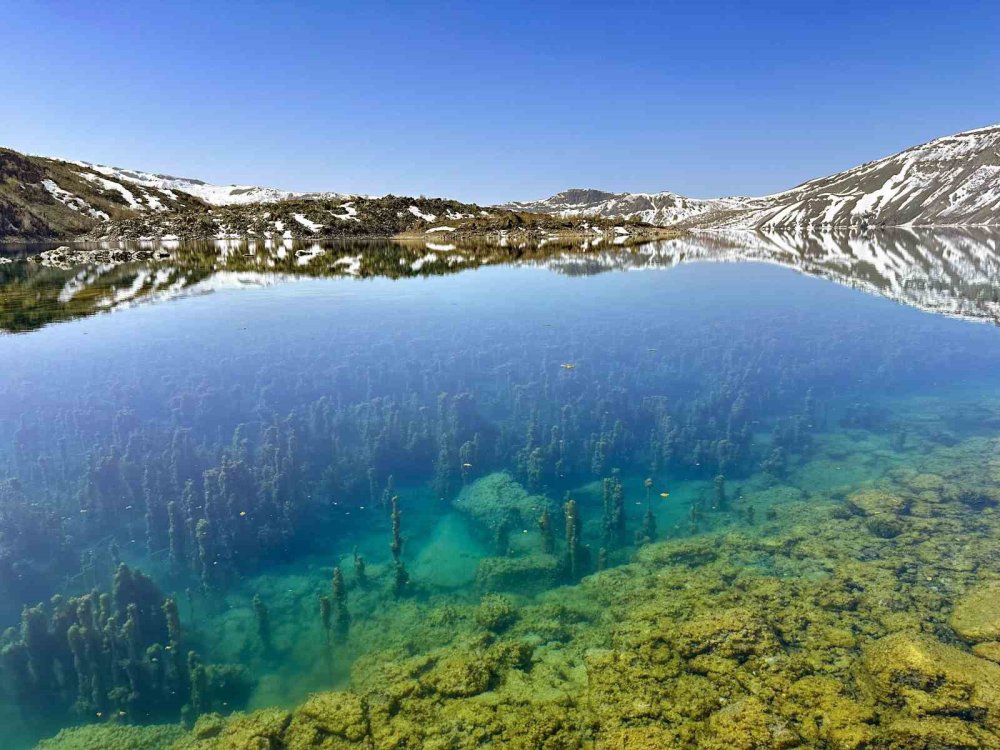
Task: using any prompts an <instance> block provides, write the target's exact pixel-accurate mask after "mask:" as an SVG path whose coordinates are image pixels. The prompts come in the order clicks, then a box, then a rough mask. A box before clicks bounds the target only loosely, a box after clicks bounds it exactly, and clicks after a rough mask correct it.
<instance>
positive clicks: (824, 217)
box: [0, 125, 1000, 239]
mask: <svg viewBox="0 0 1000 750" xmlns="http://www.w3.org/2000/svg"><path fill="white" fill-rule="evenodd" d="M380 200H381V201H388V202H389V203H391V204H392V205H393V209H392V210H393V211H395V216H390V215H389V214H388V213H387V211H386V210H385V209H386V208H387V207H385V206H380V205H379V204H378V201H380ZM406 200H407V201H409V203H405V202H404V204H400V205H401V207H400V205H397V204H399V201H398V200H397V199H396V197H395V196H383V197H382V198H368V197H365V196H360V195H356V194H352V193H340V192H318V193H315V192H314V193H308V192H296V191H290V190H279V189H277V188H269V187H262V186H258V185H228V186H224V185H216V184H213V183H208V182H205V181H202V180H199V179H194V178H186V177H175V176H172V175H168V174H162V173H155V172H145V171H142V170H133V169H124V168H120V167H110V166H105V165H100V164H93V163H90V162H85V161H65V160H61V159H51V158H48V157H43V156H30V155H25V154H21V153H18V152H16V151H13V150H11V149H5V148H0V239H12V238H16V239H42V238H67V239H68V238H75V237H82V236H89V237H92V238H94V237H121V236H129V237H136V238H138V237H147V236H162V235H164V234H166V235H174V234H178V233H181V234H185V235H186V233H188V232H191V231H195V232H198V233H199V234H198V236H209V234H210V233H209V229H211V225H213V224H216V225H219V224H223V223H225V221H228V222H229V225H231V226H230V227H229V228H226V227H222V228H220V229H218V231H217V232H216V234H218V233H222V234H224V235H228V234H232V233H234V232H235V233H237V234H240V233H245V232H253V231H257V228H258V227H259V225H260V222H261V221H262V220H271V223H272V224H274V226H273V227H272V230H276V232H277V234H278V236H281V235H284V234H286V233H288V232H293V233H295V232H297V233H300V234H305V235H308V234H312V233H316V232H318V231H320V229H321V228H322V227H324V226H336V227H339V228H338V229H337V230H336V232H334V233H335V234H343V233H348V234H352V235H357V236H361V235H363V234H365V233H366V232H371V233H375V234H381V233H384V232H386V231H392V232H399V231H406V230H408V229H409V227H410V224H412V223H413V220H415V219H421V217H423V216H436V214H437V213H439V212H438V211H433V210H431V209H430V208H429V207H428V206H430V204H431V202H434V201H437V203H435V205H436V206H438V207H441V208H443V210H444V212H445V216H446V218H447V219H449V220H450V219H455V220H458V219H460V217H464V218H466V219H469V218H472V215H476V216H479V214H480V212H481V210H480V208H479V206H477V205H475V204H465V203H460V202H459V201H451V200H446V199H425V198H420V199H415V198H414V199H406ZM292 204H296V205H297V206H298V207H299V210H298V211H297V212H295V213H289V211H287V210H285V209H287V208H289V207H291V206H292ZM360 205H364V206H366V207H369V208H372V212H371V215H372V216H373V217H375V218H376V219H377V222H376V224H374V225H373V226H372V227H368V225H367V224H363V223H357V222H356V219H357V214H356V212H357V208H358V206H360ZM268 206H274V207H276V208H275V212H277V213H279V214H281V216H280V217H279V218H278V219H272V218H271V217H270V216H269V215H268V214H270V213H272V212H271V211H269V210H268V209H267V207H268ZM491 211H492V212H493V213H494V214H495V213H497V212H504V213H505V214H508V213H509V214H510V215H511V216H517V215H520V214H526V213H531V214H535V215H548V216H552V217H559V218H561V219H567V220H568V219H575V220H580V219H591V220H594V221H597V220H599V221H601V222H603V223H608V222H612V223H613V222H622V221H626V222H635V223H642V224H648V225H652V226H655V227H666V228H676V229H681V230H693V229H759V230H787V229H795V228H799V229H802V228H810V229H833V228H843V227H861V228H865V227H892V226H925V227H926V226H930V227H934V226H997V225H1000V125H989V126H985V127H981V128H975V129H972V130H967V131H963V132H961V133H956V134H954V135H948V136H942V137H940V138H936V139H933V140H931V141H928V142H926V143H923V144H920V145H918V146H914V147H912V148H909V149H905V150H903V151H900V152H898V153H896V154H892V155H890V156H887V157H883V158H881V159H876V160H873V161H869V162H865V163H864V164H861V165H858V166H856V167H852V168H850V169H847V170H844V171H842V172H838V173H836V174H833V175H828V176H825V177H817V178H814V179H812V180H808V181H806V182H803V183H801V184H799V185H796V186H795V187H792V188H790V189H788V190H784V191H781V192H778V193H772V194H770V195H765V196H759V197H746V196H731V197H724V198H691V197H687V196H683V195H680V194H678V193H674V192H671V191H661V192H656V193H613V192H609V191H604V190H597V189H594V188H571V189H569V190H565V191H562V192H561V193H557V194H556V195H554V196H550V197H549V198H543V199H538V200H533V201H512V202H508V203H505V204H500V205H498V206H495V207H493V208H492V209H491ZM482 213H483V215H487V216H488V215H489V213H488V212H482ZM407 214H410V215H409V216H407ZM220 216H222V217H228V218H224V219H220ZM509 218H510V217H509V216H507V217H506V218H505V221H506V219H509ZM430 221H434V219H431V220H430ZM513 221H514V223H515V224H516V223H517V220H513ZM532 221H533V222H534V223H535V224H536V225H537V224H538V220H537V219H534V220H532ZM351 222H355V223H357V226H355V225H354V224H352V223H351ZM508 223H509V222H508ZM279 224H280V225H282V226H280V227H279V226H278V225H279ZM480 224H481V223H480ZM580 224H581V226H584V228H586V227H585V225H584V223H583V222H580ZM289 225H290V226H291V228H286V227H288V226H289ZM479 229H482V226H479ZM329 231H332V230H329Z"/></svg>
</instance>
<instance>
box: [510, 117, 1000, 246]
mask: <svg viewBox="0 0 1000 750" xmlns="http://www.w3.org/2000/svg"><path fill="white" fill-rule="evenodd" d="M507 207H509V208H513V209H516V210H525V211H541V212H545V213H554V214H560V215H580V214H582V215H588V216H605V217H608V218H617V217H620V218H637V219H641V220H642V221H646V222H649V223H651V224H658V225H660V226H674V225H677V226H680V227H682V228H689V229H697V228H720V227H721V228H737V229H787V228H792V227H825V228H831V227H851V226H854V227H858V226H987V225H992V226H997V225H1000V125H995V126H992V127H987V128H980V129H978V130H969V131H966V132H964V133H958V134H957V135H951V136H946V137H944V138H938V139H936V140H934V141H931V142H930V143H925V144H923V145H921V146H916V147H914V148H911V149H907V150H906V151H903V152H901V153H899V154H895V155H894V156H889V157H887V158H885V159H879V160H878V161H872V162H868V163H867V164H862V165H861V166H859V167H855V168H853V169H849V170H847V171H845V172H840V173H838V174H835V175H832V176H830V177H821V178H818V179H815V180H810V181H809V182H806V183H804V184H802V185H799V186H798V187H795V188H792V189H791V190H786V191H784V192H781V193H775V194H773V195H766V196H763V197H759V198H718V199H697V198H685V197H683V196H681V195H677V194H676V193H606V192H602V191H599V190H567V191H565V192H563V193H559V194H558V195H554V196H552V197H551V198H546V199H543V200H537V201H527V202H522V203H511V204H508V206H507Z"/></svg>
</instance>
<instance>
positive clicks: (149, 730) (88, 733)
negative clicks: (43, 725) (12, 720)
mask: <svg viewBox="0 0 1000 750" xmlns="http://www.w3.org/2000/svg"><path fill="white" fill-rule="evenodd" d="M185 733H186V732H185V730H184V728H183V727H180V726H177V725H174V724H163V725H155V726H146V727H137V726H129V725H125V724H87V725H85V726H82V727H73V728H72V729H64V730H62V731H61V732H59V734H57V735H56V736H55V737H51V738H49V739H46V740H42V741H41V742H39V743H38V745H37V747H36V750H140V748H141V749H142V750H171V749H172V748H173V747H174V743H176V742H178V741H180V740H181V739H182V738H183V737H184V735H185Z"/></svg>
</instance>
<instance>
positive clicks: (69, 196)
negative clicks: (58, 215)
mask: <svg viewBox="0 0 1000 750" xmlns="http://www.w3.org/2000/svg"><path fill="white" fill-rule="evenodd" d="M42 187H43V188H45V190H46V191H48V194H49V195H51V196H52V197H53V198H55V199H56V200H57V201H59V202H60V203H62V204H63V205H64V206H66V207H67V208H71V209H73V210H74V211H76V212H77V213H81V214H87V215H88V216H90V217H91V218H94V219H101V220H102V221H108V220H109V219H110V218H111V217H110V216H108V215H107V214H106V213H105V212H104V211H101V210H99V209H96V208H94V207H93V206H91V205H90V204H89V203H87V201H85V200H84V199H83V198H80V197H79V196H76V195H73V193H71V192H69V191H68V190H63V189H62V188H61V187H59V185H57V184H56V182H55V181H54V180H42Z"/></svg>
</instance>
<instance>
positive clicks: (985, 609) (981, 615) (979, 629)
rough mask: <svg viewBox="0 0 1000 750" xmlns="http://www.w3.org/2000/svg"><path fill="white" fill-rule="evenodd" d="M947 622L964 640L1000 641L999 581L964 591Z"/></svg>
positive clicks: (974, 641)
mask: <svg viewBox="0 0 1000 750" xmlns="http://www.w3.org/2000/svg"><path fill="white" fill-rule="evenodd" d="M948 623H949V624H950V625H951V627H952V629H953V630H954V631H955V632H956V633H957V634H958V636H959V637H960V638H962V639H964V640H966V641H970V642H972V643H976V642H979V641H1000V581H995V582H993V583H987V584H983V585H980V586H977V587H975V588H973V589H972V590H971V591H969V592H968V593H966V594H965V596H963V597H962V598H961V599H959V601H958V602H957V603H956V605H955V610H954V611H953V612H952V614H951V619H950V620H949V621H948Z"/></svg>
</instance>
